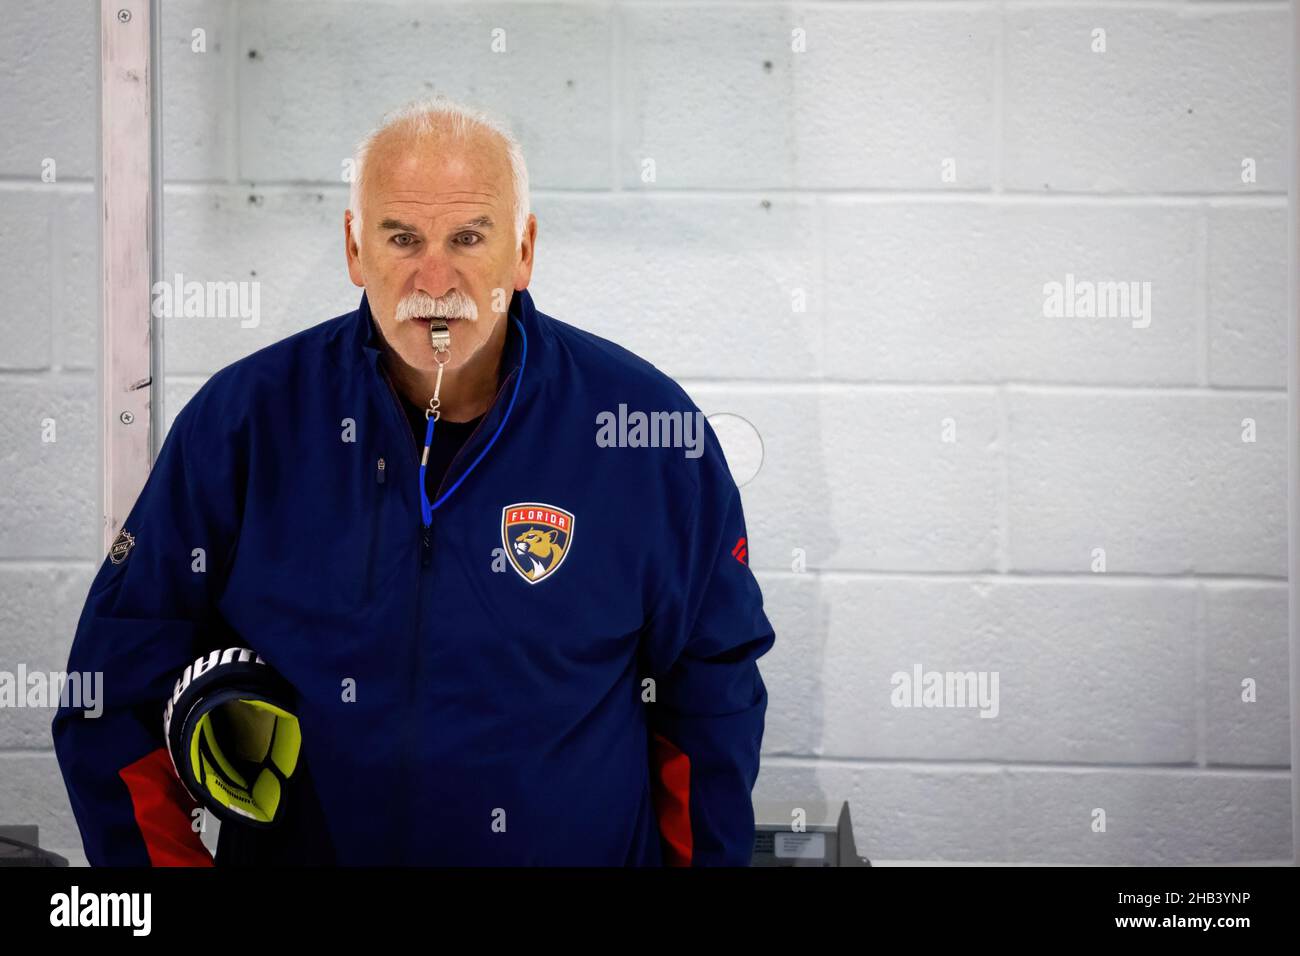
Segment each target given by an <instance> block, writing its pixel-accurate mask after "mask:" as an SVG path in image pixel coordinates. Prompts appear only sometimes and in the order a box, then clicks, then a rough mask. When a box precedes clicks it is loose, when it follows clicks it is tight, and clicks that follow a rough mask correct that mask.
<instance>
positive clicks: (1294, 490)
mask: <svg viewBox="0 0 1300 956" xmlns="http://www.w3.org/2000/svg"><path fill="white" fill-rule="evenodd" d="M1298 60H1300V0H1293V2H1292V3H1291V96H1290V100H1291V102H1290V110H1289V113H1290V122H1291V138H1290V142H1289V149H1288V152H1289V153H1290V156H1289V157H1288V158H1289V170H1288V172H1289V181H1288V183H1287V199H1288V202H1287V213H1288V215H1287V220H1288V227H1287V233H1288V239H1287V247H1288V249H1289V250H1290V260H1289V261H1290V263H1291V267H1290V269H1289V270H1288V272H1289V281H1288V283H1287V285H1288V295H1287V304H1288V312H1289V314H1288V316H1287V318H1288V322H1287V329H1288V334H1287V367H1288V371H1287V428H1286V433H1287V434H1286V437H1287V448H1288V452H1287V509H1286V512H1287V536H1288V542H1289V543H1288V547H1287V598H1288V601H1287V604H1288V608H1289V610H1288V613H1287V620H1288V626H1289V629H1290V633H1291V639H1290V645H1291V864H1292V865H1293V866H1296V865H1300V783H1298V782H1297V779H1296V774H1297V773H1300V62H1297V61H1298Z"/></svg>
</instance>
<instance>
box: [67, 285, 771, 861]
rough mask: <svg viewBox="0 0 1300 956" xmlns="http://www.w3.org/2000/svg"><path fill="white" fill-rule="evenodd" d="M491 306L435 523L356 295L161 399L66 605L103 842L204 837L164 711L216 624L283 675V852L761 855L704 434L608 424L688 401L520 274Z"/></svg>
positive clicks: (210, 641)
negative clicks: (354, 304) (646, 432)
mask: <svg viewBox="0 0 1300 956" xmlns="http://www.w3.org/2000/svg"><path fill="white" fill-rule="evenodd" d="M507 321H508V326H507V330H508V334H507V339H506V345H505V350H504V353H503V356H502V365H501V373H502V374H501V379H500V389H499V392H498V394H497V395H496V398H495V401H494V404H493V405H492V407H491V408H490V409H489V410H488V412H487V414H486V415H485V416H484V417H483V420H482V422H481V423H480V424H479V426H478V428H477V429H476V430H475V432H474V433H473V434H472V435H471V436H470V438H469V439H468V441H467V442H466V444H465V445H464V447H463V448H462V449H461V450H460V452H459V453H458V455H457V456H456V458H455V460H454V461H453V462H452V464H451V466H450V468H449V469H448V471H447V474H446V475H445V476H444V478H443V480H442V484H441V487H440V488H438V489H437V496H436V498H434V499H433V506H434V507H433V511H432V520H431V522H430V523H429V524H427V525H426V524H425V522H424V520H423V518H422V513H421V503H420V495H419V484H418V464H419V461H418V457H419V453H418V449H417V447H416V443H415V441H414V439H413V436H412V434H411V429H410V427H409V425H408V422H407V419H406V417H405V415H404V414H403V410H402V407H401V405H400V403H399V400H398V398H397V393H396V391H395V390H394V388H393V386H392V384H391V383H390V382H389V380H388V378H387V376H386V375H385V374H384V372H383V365H382V363H380V362H378V361H377V360H378V358H379V356H380V354H381V348H382V347H383V341H382V339H381V338H380V336H379V333H378V330H377V327H376V325H375V323H374V320H373V318H372V316H371V314H370V309H369V303H368V301H367V299H366V297H365V296H364V295H363V296H362V298H361V304H360V306H359V308H358V309H357V310H356V311H353V312H349V313H347V314H346V315H341V316H338V317H337V318H334V319H331V320H329V321H326V322H322V323H320V324H318V325H316V326H313V327H311V328H308V329H306V330H304V331H302V332H299V333H297V334H294V335H291V336H289V337H287V338H285V339H283V340H282V341H280V342H277V343H275V344H273V345H270V346H268V347H266V348H263V349H261V350H259V351H257V352H255V353H253V354H251V355H249V356H247V357H245V358H243V359H240V360H239V361H237V362H234V363H233V364H231V365H229V366H227V367H225V368H223V369H221V370H220V371H219V372H217V373H216V374H215V375H213V376H212V377H211V378H210V379H209V380H208V381H207V382H206V383H205V384H204V385H203V386H202V387H201V388H200V389H199V390H198V392H197V393H196V394H195V395H194V397H193V398H192V399H191V400H190V401H189V402H188V403H187V404H186V405H185V407H184V408H183V409H182V410H181V411H180V413H179V414H178V415H177V417H176V420H175V422H174V424H173V426H172V428H171V430H170V432H169V433H168V435H167V438H166V441H165V442H164V443H163V446H162V448H161V450H160V452H159V455H158V458H157V461H156V462H155V464H154V467H153V470H152V471H151V473H150V475H149V478H148V481H147V483H146V485H145V487H144V489H143V491H142V492H141V494H140V497H139V499H138V500H137V502H136V504H135V506H134V507H133V508H132V510H131V512H130V514H129V515H128V517H127V518H126V521H125V522H124V525H123V530H124V532H125V534H129V535H130V542H132V543H131V544H130V545H129V546H128V545H127V539H126V538H125V537H124V536H123V537H120V538H119V542H120V546H119V548H118V549H117V551H118V554H117V555H116V557H117V558H119V559H120V562H119V561H115V560H112V559H111V558H110V559H106V560H105V561H104V563H103V565H102V567H101V568H100V569H99V572H98V574H97V575H96V577H95V579H94V582H93V584H92V586H91V590H90V593H89V595H88V597H87V600H86V604H85V608H84V609H83V611H82V614H81V617H80V620H79V623H78V625H77V632H76V636H75V640H74V643H73V647H72V652H71V655H70V659H69V662H68V670H69V671H100V672H102V673H103V685H102V686H103V697H104V702H103V705H104V712H103V714H102V715H101V716H99V717H98V718H90V717H88V716H86V715H84V714H83V713H81V712H79V711H76V710H73V709H70V708H68V707H65V708H63V709H60V710H59V712H58V713H57V715H56V717H55V719H54V723H53V734H54V745H55V750H56V753H57V756H58V760H59V765H60V767H61V769H62V772H63V776H64V780H65V782H66V784H67V788H68V793H69V795H70V798H71V802H72V807H73V810H74V813H75V815H76V818H77V822H78V825H79V826H80V829H81V833H82V837H83V841H84V845H85V851H86V855H87V857H88V859H89V861H90V862H91V863H92V864H96V865H99V864H138V865H150V864H153V865H164V864H179V865H207V864H209V863H210V862H211V860H210V857H209V856H208V854H207V853H206V852H205V851H204V850H203V848H202V845H201V843H200V842H199V837H198V835H197V833H196V832H195V826H194V825H193V820H194V818H195V817H196V816H197V815H195V814H193V808H194V803H193V801H192V800H191V799H190V798H189V796H188V794H186V792H185V791H184V789H183V788H181V786H180V783H179V781H178V780H177V779H176V777H175V773H174V771H173V769H172V767H171V765H170V761H169V759H168V757H167V755H166V751H165V749H164V748H163V740H162V712H163V704H164V701H165V699H166V698H167V697H168V695H169V694H170V692H171V689H172V685H173V682H174V681H175V680H176V677H177V675H178V674H179V673H180V672H181V671H182V670H183V668H184V667H185V665H186V664H188V663H189V662H191V661H192V660H194V658H195V657H197V656H198V655H199V654H200V653H202V652H204V651H207V650H210V649H214V648H218V647H229V646H246V647H250V648H252V649H254V650H255V651H256V652H257V653H258V654H260V655H261V657H262V658H263V659H264V660H265V661H266V662H267V663H268V664H270V665H271V666H272V667H274V668H275V669H276V670H277V671H278V672H279V673H280V674H281V675H282V676H283V677H285V678H286V679H287V680H288V682H289V683H290V685H291V686H292V687H293V688H294V691H295V694H296V699H295V701H294V706H295V707H296V713H297V714H298V716H299V719H300V721H301V726H302V736H303V761H304V763H303V770H302V771H301V774H300V777H299V778H297V779H298V781H299V783H300V784H301V785H302V786H301V788H300V792H299V795H298V796H297V797H296V798H295V799H296V800H297V806H296V807H295V808H294V809H296V810H297V812H296V813H294V814H291V815H290V816H292V817H293V818H294V819H293V820H292V821H291V822H289V823H286V825H285V828H284V829H283V830H281V831H280V832H279V833H278V835H277V836H276V837H275V840H276V841H278V842H277V843H276V844H275V853H274V854H273V855H272V856H273V857H274V859H276V860H277V861H283V862H292V861H295V860H303V861H312V862H333V863H339V864H414V865H493V864H542V865H616V866H621V865H659V864H670V865H695V866H701V865H742V866H743V865H747V864H748V862H749V859H750V855H751V852H752V847H753V827H754V820H753V809H752V804H751V802H750V794H751V790H752V787H753V785H754V781H755V778H756V776H757V774H758V767H759V746H760V742H761V739H762V734H763V719H764V712H765V710H766V705H767V692H766V689H765V687H764V685H763V681H762V678H761V677H760V675H759V670H758V666H757V664H756V660H757V658H758V657H759V656H760V655H762V654H763V653H764V652H766V651H767V650H768V648H769V647H771V645H772V643H773V640H774V635H773V631H772V627H771V625H770V623H769V622H768V620H767V617H766V616H765V614H764V611H763V601H762V596H761V594H760V591H759V587H758V584H757V582H756V581H755V579H754V576H753V574H752V573H751V571H750V569H749V566H748V561H747V542H746V540H745V539H746V532H745V521H744V515H743V513H742V510H741V500H740V494H739V491H738V490H737V488H736V485H735V483H734V481H733V480H732V478H731V476H730V473H729V471H728V468H727V464H726V461H725V459H724V457H723V454H722V451H721V449H720V448H719V446H718V443H717V438H716V435H715V434H714V433H713V430H712V428H711V427H709V426H708V425H707V423H705V435H706V440H705V445H704V452H703V454H702V455H700V456H699V457H690V456H689V455H687V454H686V451H685V450H684V449H683V448H680V447H678V448H671V447H670V448H663V447H658V448H656V447H602V446H601V445H599V444H598V443H597V441H596V433H597V421H598V415H600V414H601V413H602V412H615V413H616V412H617V410H618V408H619V405H620V404H625V405H626V406H627V409H628V410H629V411H635V410H641V411H644V412H647V413H649V412H654V411H661V412H673V411H676V412H681V413H683V414H691V413H695V412H697V411H698V409H697V407H696V406H695V404H694V403H693V402H692V401H691V400H690V398H689V397H688V396H687V394H686V393H685V392H684V391H683V390H682V389H681V388H680V387H679V386H678V385H677V384H676V383H675V382H673V381H672V380H671V379H670V378H668V377H667V376H666V375H664V374H663V373H662V372H660V371H659V370H658V369H656V368H655V367H654V366H653V365H651V364H649V363H648V362H646V361H644V360H643V359H640V358H638V357H637V356H635V355H633V354H632V353H631V352H629V351H627V350H626V349H623V348H621V347H619V346H618V345H615V344H613V343H612V342H609V341H607V340H605V339H602V338H600V337H598V336H596V335H593V334H590V333H588V332H585V331H582V330H580V329H577V328H575V327H573V326H571V325H568V324H566V323H564V322H560V321H558V320H556V319H554V318H551V317H549V316H547V315H545V314H543V313H541V312H538V311H536V309H535V308H534V307H533V302H532V298H531V296H530V295H529V294H528V293H527V292H516V293H515V294H514V297H513V299H512V301H511V305H510V312H509V316H508V320H507ZM700 420H701V421H702V420H703V419H702V416H701V419H700ZM231 826H233V824H226V825H225V826H223V828H222V829H223V832H222V839H223V841H224V840H225V838H226V830H227V829H228V828H229V827H231ZM220 856H221V854H220V852H219V853H218V859H220ZM264 858H265V859H270V858H272V857H271V856H268V857H264Z"/></svg>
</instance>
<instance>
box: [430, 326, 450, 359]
mask: <svg viewBox="0 0 1300 956" xmlns="http://www.w3.org/2000/svg"><path fill="white" fill-rule="evenodd" d="M429 341H430V343H431V344H432V345H433V350H434V351H435V352H442V351H445V350H446V349H449V348H451V330H450V329H449V328H447V320H446V319H430V320H429Z"/></svg>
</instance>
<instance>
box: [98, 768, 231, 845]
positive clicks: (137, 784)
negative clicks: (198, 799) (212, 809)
mask: <svg viewBox="0 0 1300 956" xmlns="http://www.w3.org/2000/svg"><path fill="white" fill-rule="evenodd" d="M118 776H120V777H121V778H122V782H123V783H125V784H126V789H127V790H129V791H130V793H131V805H132V807H133V808H134V811H135V823H136V826H137V827H139V828H140V835H141V836H142V837H144V845H145V847H146V848H147V849H148V850H149V862H150V864H151V865H153V866H212V865H213V864H212V856H211V854H209V853H208V850H207V847H205V846H204V845H203V841H202V840H201V839H200V838H199V835H198V834H197V833H195V832H194V828H193V826H192V825H191V818H190V812H191V811H192V810H193V809H194V808H195V807H196V806H198V804H196V803H195V802H194V801H193V799H191V797H190V795H189V794H188V793H187V792H186V791H185V787H184V786H182V785H181V782H180V781H179V780H177V779H176V771H175V770H173V769H172V762H171V758H170V757H168V756H167V750H166V748H163V747H159V748H158V749H157V750H155V751H154V752H153V753H151V754H148V755H147V756H144V757H141V758H140V759H139V760H137V761H136V762H135V763H133V764H131V765H130V766H128V767H123V768H122V769H121V770H119V771H118Z"/></svg>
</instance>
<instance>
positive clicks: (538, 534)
mask: <svg viewBox="0 0 1300 956" xmlns="http://www.w3.org/2000/svg"><path fill="white" fill-rule="evenodd" d="M501 543H502V544H503V545H505V548H506V553H507V555H508V556H509V558H510V563H511V565H512V566H513V567H514V569H515V571H516V572H517V573H518V574H519V576H520V577H521V578H523V579H524V580H525V581H527V582H528V583H529V584H536V583H537V582H539V581H541V580H543V579H544V578H548V577H550V576H551V575H552V574H554V573H555V571H556V569H557V568H559V566H560V565H561V564H562V563H563V562H564V559H565V558H566V557H568V553H569V551H570V550H571V549H572V547H573V515H572V514H571V513H570V512H568V511H565V510H564V509H563V508H559V507H556V506H555V505H547V504H540V503H538V502H523V503H521V504H515V505H507V506H506V507H504V508H502V509H501Z"/></svg>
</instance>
